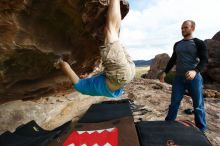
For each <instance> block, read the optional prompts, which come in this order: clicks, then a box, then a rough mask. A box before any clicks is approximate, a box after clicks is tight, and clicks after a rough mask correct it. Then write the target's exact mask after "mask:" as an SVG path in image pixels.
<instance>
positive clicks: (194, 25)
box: [183, 20, 196, 27]
mask: <svg viewBox="0 0 220 146" xmlns="http://www.w3.org/2000/svg"><path fill="white" fill-rule="evenodd" d="M186 22H190V23H191V24H192V26H193V27H196V23H195V21H193V20H186V21H184V22H183V23H186Z"/></svg>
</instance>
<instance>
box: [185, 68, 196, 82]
mask: <svg viewBox="0 0 220 146" xmlns="http://www.w3.org/2000/svg"><path fill="white" fill-rule="evenodd" d="M185 76H186V79H187V80H193V79H194V78H195V76H196V71H195V70H190V71H188V72H187V73H186V74H185Z"/></svg>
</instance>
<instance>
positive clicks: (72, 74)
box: [60, 61, 79, 84]
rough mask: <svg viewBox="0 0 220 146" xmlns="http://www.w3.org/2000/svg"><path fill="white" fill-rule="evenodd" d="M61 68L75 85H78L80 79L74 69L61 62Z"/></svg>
mask: <svg viewBox="0 0 220 146" xmlns="http://www.w3.org/2000/svg"><path fill="white" fill-rule="evenodd" d="M60 67H61V69H62V70H63V71H64V73H65V74H66V75H67V76H68V77H69V79H70V80H71V81H72V83H73V84H76V83H78V81H79V77H78V76H77V75H76V73H75V72H74V71H73V70H72V68H71V67H70V65H69V64H68V63H67V62H65V61H62V62H60Z"/></svg>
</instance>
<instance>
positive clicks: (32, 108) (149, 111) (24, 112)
mask: <svg viewBox="0 0 220 146" xmlns="http://www.w3.org/2000/svg"><path fill="white" fill-rule="evenodd" d="M216 92H217V91H216ZM208 93H209V92H208ZM208 93H207V94H208ZM211 93H213V92H211ZM217 93H218V92H217ZM170 94H171V86H170V85H168V84H166V83H160V82H159V81H158V80H152V79H136V80H134V81H133V82H131V83H130V84H129V85H127V86H126V93H125V94H124V95H123V97H122V98H129V99H131V100H132V101H133V102H134V105H135V109H134V113H133V114H134V118H135V121H136V122H137V121H140V120H147V121H149V120H151V121H153V120H164V118H165V116H166V113H167V110H168V105H169V103H170ZM209 95H210V94H209ZM105 100H109V99H107V98H104V97H90V96H84V95H81V94H79V93H77V92H72V90H68V91H65V92H63V93H58V94H56V95H49V96H45V97H41V98H39V99H32V100H25V101H22V100H16V101H10V102H6V103H3V104H1V106H0V123H1V125H0V133H3V132H4V131H7V130H10V131H14V130H15V129H16V127H18V126H19V125H21V124H25V123H27V122H28V121H31V120H35V121H36V122H37V123H38V124H39V125H40V126H41V127H43V128H45V129H48V130H50V129H53V128H55V127H57V126H59V125H62V124H63V123H65V122H66V121H69V120H73V121H77V120H78V119H79V118H80V117H81V116H82V115H83V114H84V113H85V111H86V110H87V109H88V108H89V106H90V105H91V104H93V103H97V102H101V101H105ZM191 106H192V103H191V100H190V97H188V96H185V98H184V99H183V102H182V105H181V108H180V112H179V116H178V119H188V120H190V121H193V116H189V115H186V114H184V112H183V110H184V109H186V108H190V107H191ZM206 112H207V121H208V126H209V133H208V137H209V139H210V141H211V142H212V144H213V145H214V146H218V145H220V137H219V135H220V98H218V97H216V98H211V95H210V98H206Z"/></svg>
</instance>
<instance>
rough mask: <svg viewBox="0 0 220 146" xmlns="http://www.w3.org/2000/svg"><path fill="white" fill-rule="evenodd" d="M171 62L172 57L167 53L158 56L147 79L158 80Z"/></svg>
mask: <svg viewBox="0 0 220 146" xmlns="http://www.w3.org/2000/svg"><path fill="white" fill-rule="evenodd" d="M169 60H170V57H169V55H168V54H166V53H164V54H159V55H156V56H155V58H154V61H153V64H152V65H151V66H150V70H149V72H148V74H147V75H146V76H145V78H148V79H157V78H158V75H159V73H161V72H162V71H163V70H164V69H165V68H166V65H167V63H168V61H169Z"/></svg>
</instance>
